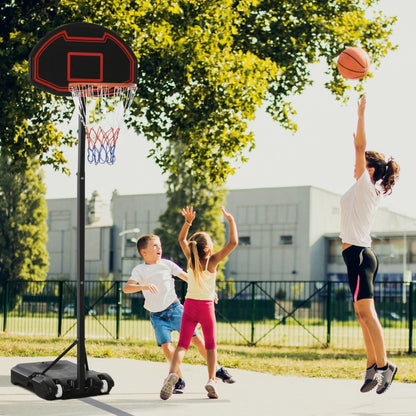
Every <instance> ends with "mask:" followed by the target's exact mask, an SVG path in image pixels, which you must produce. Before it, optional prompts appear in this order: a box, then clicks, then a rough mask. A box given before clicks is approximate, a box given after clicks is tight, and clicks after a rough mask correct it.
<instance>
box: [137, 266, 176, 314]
mask: <svg viewBox="0 0 416 416" xmlns="http://www.w3.org/2000/svg"><path fill="white" fill-rule="evenodd" d="M180 273H183V270H182V269H181V268H180V267H179V266H178V265H177V264H176V263H174V262H173V261H170V260H166V259H160V260H159V261H158V262H157V263H156V264H146V263H141V264H138V265H137V266H136V267H135V268H134V269H133V270H132V272H131V276H130V280H135V281H136V282H138V283H139V285H143V286H147V285H150V284H153V285H155V286H157V288H158V289H159V291H158V293H151V292H150V291H149V290H143V291H142V292H143V296H144V308H145V309H147V310H148V311H149V312H160V311H163V310H164V309H166V308H167V307H168V306H169V305H171V304H172V303H173V302H174V301H175V299H177V297H178V296H177V294H176V292H175V280H174V279H173V277H172V276H178V275H179V274H180Z"/></svg>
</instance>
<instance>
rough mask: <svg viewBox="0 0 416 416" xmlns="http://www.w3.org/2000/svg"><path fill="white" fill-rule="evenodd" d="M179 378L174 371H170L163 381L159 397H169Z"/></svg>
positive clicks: (164, 398) (163, 398) (165, 398)
mask: <svg viewBox="0 0 416 416" xmlns="http://www.w3.org/2000/svg"><path fill="white" fill-rule="evenodd" d="M178 380H179V377H178V375H177V374H175V373H170V374H169V375H168V376H167V377H166V380H165V382H164V383H163V386H162V389H161V390H160V398H161V399H162V400H167V399H169V397H170V396H172V393H173V388H174V387H175V384H176V383H177V381H178Z"/></svg>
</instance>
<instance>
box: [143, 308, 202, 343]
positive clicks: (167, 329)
mask: <svg viewBox="0 0 416 416" xmlns="http://www.w3.org/2000/svg"><path fill="white" fill-rule="evenodd" d="M182 315H183V305H182V303H180V302H179V301H176V302H174V303H172V305H170V306H169V307H168V308H166V309H164V310H163V311H160V312H152V313H151V314H150V322H151V323H152V326H153V329H154V331H155V336H156V342H157V345H158V346H159V347H160V346H161V345H162V344H165V343H166V342H172V331H177V332H179V331H180V329H181V321H182ZM195 335H197V331H196V330H195V332H194V334H193V335H192V336H195Z"/></svg>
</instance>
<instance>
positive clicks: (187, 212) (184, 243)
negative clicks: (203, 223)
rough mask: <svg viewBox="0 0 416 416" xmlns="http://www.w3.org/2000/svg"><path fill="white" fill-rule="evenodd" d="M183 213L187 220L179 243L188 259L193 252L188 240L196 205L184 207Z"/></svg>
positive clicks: (180, 233) (179, 237) (180, 234)
mask: <svg viewBox="0 0 416 416" xmlns="http://www.w3.org/2000/svg"><path fill="white" fill-rule="evenodd" d="M182 215H183V216H184V217H185V222H184V223H183V226H182V228H181V231H180V232H179V236H178V240H179V245H180V246H181V249H182V251H183V254H184V255H185V257H186V259H187V260H188V259H189V257H190V256H191V252H190V250H189V244H188V240H187V236H188V232H189V228H191V225H192V222H193V220H194V219H195V216H196V212H195V211H194V207H186V208H183V209H182Z"/></svg>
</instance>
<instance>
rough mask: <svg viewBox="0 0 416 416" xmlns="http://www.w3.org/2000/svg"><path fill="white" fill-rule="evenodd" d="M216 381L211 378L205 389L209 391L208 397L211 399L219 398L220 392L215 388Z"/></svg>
mask: <svg viewBox="0 0 416 416" xmlns="http://www.w3.org/2000/svg"><path fill="white" fill-rule="evenodd" d="M215 383H216V382H215V381H214V380H210V381H208V383H207V384H206V385H205V390H206V391H207V392H208V397H209V398H210V399H218V393H217V390H216V389H215Z"/></svg>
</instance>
